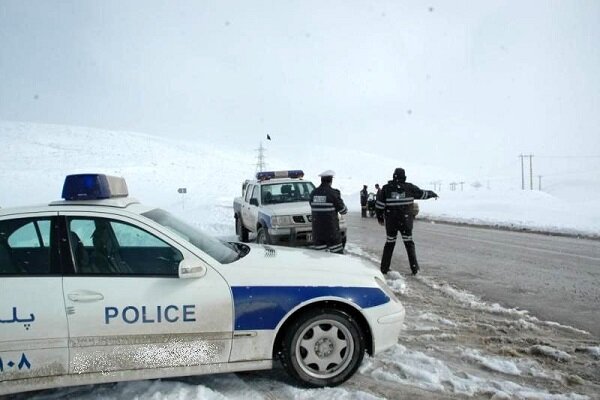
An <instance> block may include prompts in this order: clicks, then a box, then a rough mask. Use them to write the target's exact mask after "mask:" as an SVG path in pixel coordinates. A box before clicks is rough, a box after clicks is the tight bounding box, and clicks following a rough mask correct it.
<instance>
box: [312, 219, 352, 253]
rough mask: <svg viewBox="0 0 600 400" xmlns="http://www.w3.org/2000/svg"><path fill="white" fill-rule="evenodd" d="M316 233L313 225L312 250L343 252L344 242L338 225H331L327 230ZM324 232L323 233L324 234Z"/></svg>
mask: <svg viewBox="0 0 600 400" xmlns="http://www.w3.org/2000/svg"><path fill="white" fill-rule="evenodd" d="M319 233H320V234H316V232H315V228H314V225H313V246H312V248H313V249H314V250H321V251H329V252H331V253H339V254H343V253H344V244H343V243H342V235H341V233H340V229H339V227H333V228H332V229H329V230H328V231H327V232H319ZM324 233H325V234H324Z"/></svg>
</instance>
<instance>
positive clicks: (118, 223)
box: [0, 174, 404, 395]
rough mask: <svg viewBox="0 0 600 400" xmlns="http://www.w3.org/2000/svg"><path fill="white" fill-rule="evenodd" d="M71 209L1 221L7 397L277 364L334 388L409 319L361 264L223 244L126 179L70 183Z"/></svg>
mask: <svg viewBox="0 0 600 400" xmlns="http://www.w3.org/2000/svg"><path fill="white" fill-rule="evenodd" d="M307 189H308V188H307ZM63 199H64V201H57V202H53V203H50V204H49V205H46V206H39V207H28V208H12V209H9V208H5V209H0V288H1V290H0V395H5V394H11V393H17V392H25V391H32V390H39V389H47V388H56V387H63V386H73V385H88V384H96V383H106V382H117V381H127V380H138V379H157V378H165V377H174V376H187V375H199V374H208V373H215V372H234V371H248V370H260V369H269V368H272V366H273V364H274V362H275V361H276V360H280V361H281V363H282V364H283V366H284V367H285V369H286V371H287V372H288V373H289V375H290V376H291V377H292V378H294V379H295V380H296V381H297V382H298V383H299V384H301V385H305V386H311V387H323V386H334V385H338V384H340V383H342V382H344V381H345V380H347V379H348V378H349V377H350V376H352V375H353V374H354V372H355V371H356V370H357V368H358V367H359V365H360V364H361V362H362V360H363V356H364V353H365V351H366V352H367V353H369V354H376V353H378V352H381V351H383V350H385V349H387V348H389V347H391V346H393V345H394V344H395V343H396V342H397V339H398V335H399V333H400V330H401V327H402V324H403V320H404V308H403V307H402V304H401V303H400V302H399V300H398V299H397V298H396V297H395V296H394V293H393V292H392V291H391V290H390V289H389V288H388V287H387V285H386V283H385V282H384V278H383V275H381V273H380V272H379V270H377V269H375V268H373V267H372V266H369V265H368V264H365V263H364V262H363V261H361V260H359V259H357V258H351V257H345V256H340V255H335V254H327V253H320V252H314V251H310V250H301V249H289V248H283V247H278V248H273V247H270V246H258V245H245V244H242V243H237V242H231V243H227V242H222V241H219V240H217V239H214V238H212V237H210V236H207V235H206V234H204V233H202V232H201V231H198V230H197V229H195V228H193V227H191V226H189V225H187V224H186V223H184V222H182V221H180V220H178V219H176V218H175V217H173V216H172V215H171V214H169V213H168V212H166V211H164V210H161V209H157V208H152V207H147V206H144V205H142V204H140V203H138V202H137V201H136V200H134V199H132V198H130V197H128V193H127V185H126V183H125V181H124V180H123V179H122V178H115V177H110V176H106V175H99V174H86V175H71V176H68V177H67V179H66V180H65V184H64V187H63Z"/></svg>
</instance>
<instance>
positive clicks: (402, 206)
mask: <svg viewBox="0 0 600 400" xmlns="http://www.w3.org/2000/svg"><path fill="white" fill-rule="evenodd" d="M437 197H438V195H437V194H435V192H433V191H431V190H421V189H419V188H418V187H417V186H415V185H413V184H412V183H408V182H406V174H405V173H404V169H402V168H396V170H395V171H394V176H393V179H392V180H391V181H389V182H388V183H387V184H385V185H383V188H382V189H381V191H380V192H379V194H378V195H377V203H376V204H375V210H376V212H377V221H379V224H380V225H383V224H384V223H385V231H386V235H387V239H386V241H385V246H384V248H383V256H382V257H381V272H383V273H384V274H387V273H388V271H389V270H390V262H391V261H392V253H393V252H394V246H395V245H396V237H397V236H398V231H400V234H401V235H402V241H403V242H404V247H406V253H407V254H408V261H409V263H410V270H411V271H412V274H413V275H416V274H417V272H419V263H418V262H417V253H416V251H415V243H414V242H413V238H412V228H413V213H412V207H413V203H414V200H415V199H418V200H425V199H431V198H437Z"/></svg>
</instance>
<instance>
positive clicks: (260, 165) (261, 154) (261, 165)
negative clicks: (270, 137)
mask: <svg viewBox="0 0 600 400" xmlns="http://www.w3.org/2000/svg"><path fill="white" fill-rule="evenodd" d="M256 151H257V152H258V155H257V156H256V172H263V171H264V170H265V167H266V166H267V163H266V162H265V152H266V149H265V148H264V146H263V144H262V142H260V146H259V147H258V149H256Z"/></svg>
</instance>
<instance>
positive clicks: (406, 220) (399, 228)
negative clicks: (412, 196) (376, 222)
mask: <svg viewBox="0 0 600 400" xmlns="http://www.w3.org/2000/svg"><path fill="white" fill-rule="evenodd" d="M412 229H413V216H412V214H411V213H410V212H407V213H406V214H398V215H396V216H393V217H389V218H386V219H385V233H386V235H387V238H386V241H385V246H384V247H383V256H382V257H381V272H383V273H387V272H388V271H389V270H390V263H391V262H392V254H393V253H394V247H395V246H396V239H397V237H398V232H400V235H401V237H402V241H403V242H404V247H406V253H407V254H408V262H409V263H410V268H411V270H414V269H418V268H419V263H418V262H417V252H416V250H415V242H413V238H412Z"/></svg>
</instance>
